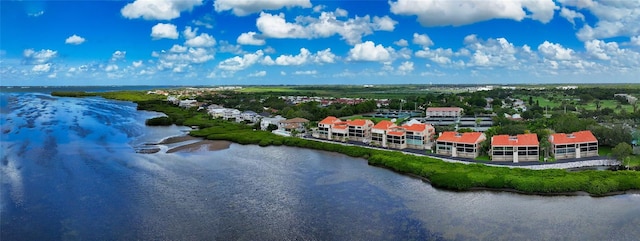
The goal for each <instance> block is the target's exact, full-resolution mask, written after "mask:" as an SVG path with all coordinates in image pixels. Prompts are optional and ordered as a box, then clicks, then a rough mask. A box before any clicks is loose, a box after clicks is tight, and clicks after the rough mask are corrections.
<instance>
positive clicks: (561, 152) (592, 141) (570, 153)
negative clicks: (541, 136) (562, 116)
mask: <svg viewBox="0 0 640 241" xmlns="http://www.w3.org/2000/svg"><path fill="white" fill-rule="evenodd" d="M549 142H551V149H552V152H553V156H554V157H555V158H556V159H568V158H582V157H592V156H598V139H596V137H595V136H594V135H593V133H591V131H578V132H574V133H570V134H565V133H556V134H551V135H550V136H549Z"/></svg>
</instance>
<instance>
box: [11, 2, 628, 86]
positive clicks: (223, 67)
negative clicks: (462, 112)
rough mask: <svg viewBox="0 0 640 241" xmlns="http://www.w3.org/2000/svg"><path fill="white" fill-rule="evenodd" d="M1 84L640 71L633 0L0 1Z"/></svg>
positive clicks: (574, 77)
mask: <svg viewBox="0 0 640 241" xmlns="http://www.w3.org/2000/svg"><path fill="white" fill-rule="evenodd" d="M0 5H1V6H0V11H1V12H0V13H1V14H0V25H1V28H0V29H1V30H0V31H1V33H0V85H4V86H9V85H280V84H290V85H316V84H354V85H361V84H373V85H379V84H436V85H439V84H544V83H568V84H581V83H638V82H640V78H639V77H638V76H640V25H639V24H638V23H640V1H626V0H621V1H596V0H556V1H553V0H507V1H498V0H453V1H452V0H390V1H380V0H375V1H364V0H347V1H313V0H270V1H263V0H175V1H173V0H136V1H1V2H0Z"/></svg>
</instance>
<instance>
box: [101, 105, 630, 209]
mask: <svg viewBox="0 0 640 241" xmlns="http://www.w3.org/2000/svg"><path fill="white" fill-rule="evenodd" d="M103 97H105V98H108V99H116V100H118V99H120V100H130V99H131V97H130V96H128V95H124V94H123V95H118V94H117V93H116V94H110V95H106V96H103ZM140 98H142V97H140ZM130 101H132V102H134V103H136V104H139V105H138V110H150V111H157V112H161V113H165V114H167V113H169V115H170V116H174V118H177V119H179V120H180V121H179V122H175V123H173V124H176V125H182V126H198V127H200V128H198V129H197V130H192V131H190V132H189V133H188V135H189V136H192V137H199V138H203V139H207V140H221V141H229V142H233V143H237V144H241V145H247V144H254V145H258V146H263V147H264V146H280V145H284V146H290V147H298V148H305V149H309V150H322V151H329V152H334V153H338V154H344V155H347V156H351V157H356V158H363V159H364V160H366V161H367V162H368V163H369V165H373V166H379V167H384V168H385V169H388V170H391V171H394V172H397V173H399V174H403V175H407V176H413V177H418V178H420V179H422V180H428V183H431V185H432V186H433V187H435V188H438V189H442V190H450V191H456V192H464V191H476V190H490V191H506V192H512V193H518V194H527V195H545V196H562V195H564V196H566V195H580V194H583V193H586V194H587V195H589V196H593V197H601V196H608V195H619V194H625V193H634V195H635V193H640V178H639V177H640V176H638V173H635V172H628V171H616V172H614V171H606V172H605V171H603V172H595V171H583V172H566V171H561V170H559V169H548V170H531V169H523V168H504V167H494V166H490V165H479V164H473V165H469V164H468V165H464V164H460V163H452V162H446V161H443V160H441V159H440V158H437V157H430V156H417V155H409V154H407V153H399V152H395V151H389V150H376V149H370V148H364V147H360V146H345V145H340V144H337V143H325V142H320V141H315V140H308V139H301V138H290V137H282V136H277V135H274V134H272V133H269V132H264V131H256V130H255V129H251V127H247V126H245V125H240V124H236V123H229V122H226V121H221V120H211V119H210V118H206V116H204V115H203V114H194V113H188V112H186V111H184V110H182V109H180V108H178V107H174V106H171V105H168V104H167V103H165V102H162V101H161V100H156V102H152V103H147V102H145V103H144V104H143V105H142V106H140V104H141V103H138V101H134V100H130ZM185 124H186V125H185ZM182 138H190V137H182ZM195 146H199V148H195ZM193 149H194V150H202V146H201V145H194V148H193ZM184 150H190V148H189V147H185V148H184ZM460 165H463V166H460Z"/></svg>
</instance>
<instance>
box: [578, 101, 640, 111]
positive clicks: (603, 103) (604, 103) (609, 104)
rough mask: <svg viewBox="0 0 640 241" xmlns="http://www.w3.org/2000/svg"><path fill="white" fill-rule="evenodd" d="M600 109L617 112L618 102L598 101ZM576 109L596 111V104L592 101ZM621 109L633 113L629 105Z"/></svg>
mask: <svg viewBox="0 0 640 241" xmlns="http://www.w3.org/2000/svg"><path fill="white" fill-rule="evenodd" d="M600 105H601V106H600V108H601V109H604V108H611V109H613V110H614V111H616V112H618V111H619V110H617V109H616V107H617V106H618V101H616V100H602V101H600ZM578 108H584V109H587V110H595V109H596V103H595V102H594V101H591V102H589V104H586V105H579V106H578ZM622 109H625V110H626V111H627V112H633V107H632V106H631V105H622Z"/></svg>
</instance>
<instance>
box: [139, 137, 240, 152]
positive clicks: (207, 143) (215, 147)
mask: <svg viewBox="0 0 640 241" xmlns="http://www.w3.org/2000/svg"><path fill="white" fill-rule="evenodd" d="M191 141H195V142H191ZM184 142H190V143H187V144H180V143H184ZM231 143H232V142H230V141H225V140H208V139H204V138H199V137H195V136H190V135H188V134H187V135H182V136H169V137H166V138H164V139H162V140H161V141H159V142H157V143H147V144H144V147H141V148H135V149H136V150H135V151H136V153H140V154H155V153H158V152H160V151H161V150H162V149H163V148H160V147H159V145H171V144H177V146H175V147H171V148H169V149H168V150H166V152H164V153H166V154H171V153H176V152H197V151H220V150H224V149H228V148H229V146H231Z"/></svg>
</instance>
